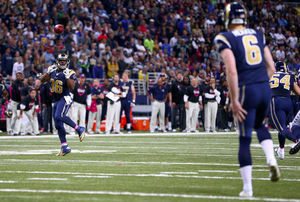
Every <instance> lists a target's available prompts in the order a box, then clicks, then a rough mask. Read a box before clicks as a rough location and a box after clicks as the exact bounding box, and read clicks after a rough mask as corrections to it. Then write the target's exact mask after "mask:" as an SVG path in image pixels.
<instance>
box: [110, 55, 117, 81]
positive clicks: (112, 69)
mask: <svg viewBox="0 0 300 202" xmlns="http://www.w3.org/2000/svg"><path fill="white" fill-rule="evenodd" d="M118 71H119V64H118V63H117V61H116V58H115V57H111V59H110V60H109V61H108V62H107V77H108V78H112V77H113V76H114V75H116V74H117V73H118Z"/></svg>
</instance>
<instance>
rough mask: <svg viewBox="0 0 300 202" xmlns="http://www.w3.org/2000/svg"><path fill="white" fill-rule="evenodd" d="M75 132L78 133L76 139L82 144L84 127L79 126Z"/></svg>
mask: <svg viewBox="0 0 300 202" xmlns="http://www.w3.org/2000/svg"><path fill="white" fill-rule="evenodd" d="M76 132H77V133H78V137H79V140H80V142H82V141H83V139H84V137H85V127H83V126H79V127H78V128H77V129H76Z"/></svg>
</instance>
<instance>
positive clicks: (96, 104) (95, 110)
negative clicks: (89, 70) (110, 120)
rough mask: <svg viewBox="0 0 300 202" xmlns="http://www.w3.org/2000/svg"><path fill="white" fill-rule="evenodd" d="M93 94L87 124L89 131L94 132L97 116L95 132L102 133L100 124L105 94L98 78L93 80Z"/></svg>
mask: <svg viewBox="0 0 300 202" xmlns="http://www.w3.org/2000/svg"><path fill="white" fill-rule="evenodd" d="M91 94H92V104H91V107H90V108H89V120H88V125H87V131H88V133H90V134H91V133H93V125H94V120H95V118H96V130H95V133H97V134H98V133H100V132H101V131H100V125H101V115H102V100H103V98H104V95H103V93H102V91H101V88H100V83H99V80H98V79H95V80H94V81H93V87H92V89H91Z"/></svg>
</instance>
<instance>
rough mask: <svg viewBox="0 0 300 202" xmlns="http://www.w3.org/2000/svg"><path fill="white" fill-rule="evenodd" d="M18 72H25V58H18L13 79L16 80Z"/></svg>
mask: <svg viewBox="0 0 300 202" xmlns="http://www.w3.org/2000/svg"><path fill="white" fill-rule="evenodd" d="M17 72H22V73H23V72H24V63H23V58H22V57H21V56H19V57H18V58H17V61H16V62H15V63H14V65H13V71H12V79H13V80H16V73H17Z"/></svg>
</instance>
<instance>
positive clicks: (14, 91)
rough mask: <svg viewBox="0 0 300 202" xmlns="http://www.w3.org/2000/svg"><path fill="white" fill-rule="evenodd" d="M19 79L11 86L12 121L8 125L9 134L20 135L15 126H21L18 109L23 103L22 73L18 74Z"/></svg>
mask: <svg viewBox="0 0 300 202" xmlns="http://www.w3.org/2000/svg"><path fill="white" fill-rule="evenodd" d="M16 77H17V79H16V80H15V81H14V82H13V84H12V86H11V100H10V109H11V111H12V117H11V121H10V125H8V126H7V127H8V132H9V133H10V134H14V135H19V134H18V133H17V132H16V131H14V128H15V125H16V124H19V123H17V122H19V121H20V120H19V119H18V113H17V108H18V105H19V104H20V103H21V90H22V89H23V88H24V83H23V79H24V75H23V73H22V72H17V73H16Z"/></svg>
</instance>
